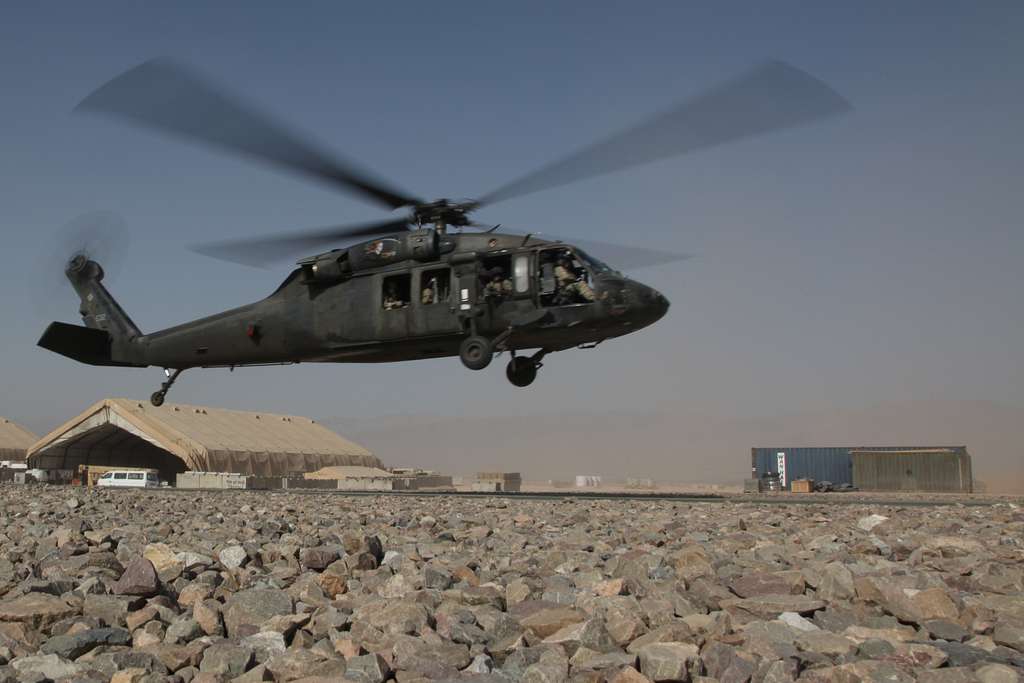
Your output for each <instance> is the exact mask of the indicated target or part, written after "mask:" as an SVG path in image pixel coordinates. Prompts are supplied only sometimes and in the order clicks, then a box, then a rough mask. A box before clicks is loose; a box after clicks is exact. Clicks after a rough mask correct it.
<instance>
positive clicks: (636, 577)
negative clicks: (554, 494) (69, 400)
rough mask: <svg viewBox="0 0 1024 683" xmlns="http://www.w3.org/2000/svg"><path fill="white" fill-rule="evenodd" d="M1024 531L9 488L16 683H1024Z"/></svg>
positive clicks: (1, 535) (786, 513)
mask: <svg viewBox="0 0 1024 683" xmlns="http://www.w3.org/2000/svg"><path fill="white" fill-rule="evenodd" d="M1022 560H1024V509H1021V508H1018V507H1017V506H1015V505H1013V504H1011V503H1000V504H998V505H994V506H991V507H962V506H956V505H950V506H945V507H937V508H922V507H906V508H900V507H892V506H880V505H877V504H865V505H842V506H830V505H827V504H821V505H809V506H807V505H800V506H783V505H763V504H752V503H742V502H727V503H722V502H718V503H699V504H686V503H664V502H654V501H642V502H635V501H571V500H562V501H547V500H544V501H530V500H505V499H488V498H472V499H463V498H446V497H440V498H402V497H360V498H348V497H342V496H323V495H296V494H287V493H266V492H223V493H207V494H199V493H194V492H173V491H159V492H153V491H135V492H131V491H83V490H81V489H70V488H60V487H43V486H27V487H26V486H23V487H15V486H0V596H2V597H0V683H2V682H4V681H44V680H75V681H87V680H97V681H106V680H114V681H119V682H120V681H124V682H127V681H196V682H199V681H221V680H238V681H263V680H276V681H293V680H349V681H360V682H379V681H385V680H391V679H394V680H397V681H401V682H403V683H404V682H409V681H428V680H452V681H455V680H459V681H481V682H483V681H498V682H500V681H537V682H542V681H614V682H615V683H628V682H632V681H648V680H651V681H688V680H694V681H698V680H703V681H710V680H718V681H731V682H732V681H736V682H742V681H748V680H750V681H756V682H761V681H764V682H766V683H778V682H782V681H793V680H800V681H833V680H834V681H851V682H852V681H897V682H898V681H912V680H922V681H933V682H940V681H941V682H945V681H949V682H957V681H984V682H986V683H989V682H991V683H995V682H1002V681H1016V680H1020V679H1021V675H1020V674H1021V667H1022V666H1024V569H1022V566H1024V565H1022Z"/></svg>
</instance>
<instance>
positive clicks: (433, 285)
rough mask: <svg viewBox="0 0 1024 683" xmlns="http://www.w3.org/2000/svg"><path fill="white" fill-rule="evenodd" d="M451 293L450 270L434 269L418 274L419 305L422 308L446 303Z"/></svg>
mask: <svg viewBox="0 0 1024 683" xmlns="http://www.w3.org/2000/svg"><path fill="white" fill-rule="evenodd" d="M451 291H452V271H451V269H450V268H434V269H433V270H424V271H423V272H422V273H420V303H421V304H423V305H424V306H431V305H433V304H443V303H447V302H448V296H449V295H450V294H451Z"/></svg>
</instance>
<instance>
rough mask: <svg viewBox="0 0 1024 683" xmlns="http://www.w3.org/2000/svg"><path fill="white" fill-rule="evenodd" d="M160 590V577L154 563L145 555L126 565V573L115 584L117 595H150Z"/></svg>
mask: <svg viewBox="0 0 1024 683" xmlns="http://www.w3.org/2000/svg"><path fill="white" fill-rule="evenodd" d="M159 591H160V578H159V577H158V576H157V574H156V569H155V568H154V567H153V563H152V562H150V561H149V560H147V559H146V558H145V557H136V558H135V559H134V560H132V561H131V562H129V563H128V566H127V567H125V570H124V574H122V575H121V578H120V579H118V581H117V583H115V584H114V593H115V594H116V595H139V596H142V597H149V596H151V595H156V594H157V593H158V592H159Z"/></svg>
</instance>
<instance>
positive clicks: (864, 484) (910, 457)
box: [850, 450, 973, 493]
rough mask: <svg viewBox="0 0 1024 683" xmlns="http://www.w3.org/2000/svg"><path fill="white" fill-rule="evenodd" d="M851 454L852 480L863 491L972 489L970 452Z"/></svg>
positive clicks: (865, 452) (864, 452) (957, 491)
mask: <svg viewBox="0 0 1024 683" xmlns="http://www.w3.org/2000/svg"><path fill="white" fill-rule="evenodd" d="M850 455H851V459H852V461H853V480H854V481H855V482H856V484H857V487H858V488H860V489H863V490H865V491H937V492H955V493H970V492H971V491H972V490H973V476H972V472H971V456H970V455H968V454H967V453H955V452H954V453H950V452H943V451H929V450H923V451H916V452H913V453H906V452H904V453H900V452H892V451H889V452H884V453H878V452H868V451H861V450H856V451H853V452H852V453H851V454H850Z"/></svg>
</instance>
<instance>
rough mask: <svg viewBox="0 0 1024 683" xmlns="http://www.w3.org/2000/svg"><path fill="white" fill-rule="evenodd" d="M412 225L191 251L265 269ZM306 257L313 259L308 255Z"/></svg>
mask: <svg viewBox="0 0 1024 683" xmlns="http://www.w3.org/2000/svg"><path fill="white" fill-rule="evenodd" d="M408 225H409V221H408V219H406V218H398V219H395V218H393V219H390V220H386V221H376V222H374V223H364V224H361V225H350V226H334V227H330V228H318V229H314V230H308V231H305V232H298V233H291V234H288V235H274V236H268V237H258V238H255V239H241V240H224V241H221V242H207V243H205V244H196V245H192V246H190V247H189V249H190V250H191V251H194V252H196V253H197V254H202V255H204V256H211V257H213V258H216V259H220V260H222V261H232V262H234V263H241V264H243V265H246V266H255V267H257V268H261V267H265V266H268V265H270V264H271V263H275V262H277V261H283V260H286V259H289V258H294V257H295V256H296V255H302V252H303V251H304V250H314V249H320V248H324V247H326V246H330V245H331V244H332V243H337V242H339V241H343V240H346V239H348V238H352V237H373V236H375V235H391V234H394V233H396V232H404V231H405V230H407V229H408ZM305 255H309V254H308V251H307V252H306V254H305Z"/></svg>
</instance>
